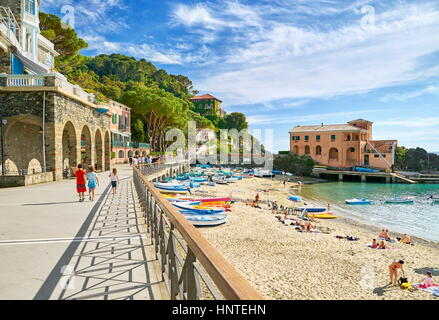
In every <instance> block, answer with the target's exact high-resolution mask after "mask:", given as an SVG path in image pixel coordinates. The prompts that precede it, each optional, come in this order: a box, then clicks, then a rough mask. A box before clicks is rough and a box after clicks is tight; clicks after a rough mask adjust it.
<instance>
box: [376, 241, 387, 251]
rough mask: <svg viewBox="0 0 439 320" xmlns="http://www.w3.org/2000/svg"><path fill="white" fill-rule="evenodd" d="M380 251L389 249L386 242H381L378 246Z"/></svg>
mask: <svg viewBox="0 0 439 320" xmlns="http://www.w3.org/2000/svg"><path fill="white" fill-rule="evenodd" d="M378 249H387V247H386V244H385V243H384V241H381V243H380V245H379V246H378Z"/></svg>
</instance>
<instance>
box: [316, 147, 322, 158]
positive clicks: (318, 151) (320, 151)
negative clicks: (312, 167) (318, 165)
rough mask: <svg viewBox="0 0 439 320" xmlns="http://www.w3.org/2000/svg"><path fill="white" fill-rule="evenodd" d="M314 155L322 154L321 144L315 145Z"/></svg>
mask: <svg viewBox="0 0 439 320" xmlns="http://www.w3.org/2000/svg"><path fill="white" fill-rule="evenodd" d="M316 155H318V156H320V155H322V147H321V146H317V147H316Z"/></svg>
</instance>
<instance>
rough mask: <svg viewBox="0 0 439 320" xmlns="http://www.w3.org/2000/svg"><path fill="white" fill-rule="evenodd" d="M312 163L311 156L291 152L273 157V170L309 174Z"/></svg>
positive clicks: (302, 174)
mask: <svg viewBox="0 0 439 320" xmlns="http://www.w3.org/2000/svg"><path fill="white" fill-rule="evenodd" d="M314 165H315V162H314V160H313V159H312V158H311V157H309V156H298V155H295V154H293V153H288V155H287V156H283V157H278V158H276V159H274V169H275V170H280V171H286V172H291V173H293V174H295V175H298V176H310V175H311V173H312V169H313V167H314Z"/></svg>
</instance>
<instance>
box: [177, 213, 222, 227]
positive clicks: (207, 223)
mask: <svg viewBox="0 0 439 320" xmlns="http://www.w3.org/2000/svg"><path fill="white" fill-rule="evenodd" d="M184 217H185V218H186V220H188V221H190V222H192V224H193V225H194V226H196V227H213V226H219V225H222V224H224V223H226V222H227V219H228V218H229V216H228V215H226V214H215V215H199V214H192V215H184Z"/></svg>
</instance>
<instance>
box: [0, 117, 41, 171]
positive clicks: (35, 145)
mask: <svg viewBox="0 0 439 320" xmlns="http://www.w3.org/2000/svg"><path fill="white" fill-rule="evenodd" d="M4 135H5V136H4V149H5V150H4V157H5V168H6V174H10V175H17V174H27V173H28V169H29V164H30V162H31V161H32V160H34V159H35V160H37V161H38V162H39V163H40V164H41V163H43V162H44V160H43V141H42V140H43V129H42V127H41V123H40V120H39V119H38V118H37V117H32V116H29V117H26V118H20V119H17V120H15V121H12V122H11V123H10V124H9V125H8V126H7V127H6V130H5V132H4ZM41 171H42V169H41ZM29 173H32V172H29Z"/></svg>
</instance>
